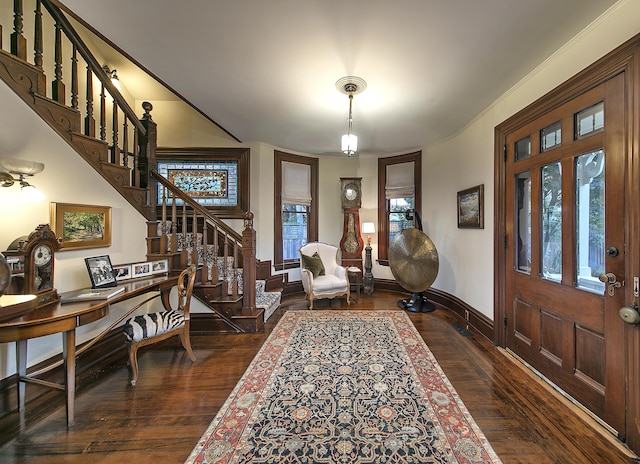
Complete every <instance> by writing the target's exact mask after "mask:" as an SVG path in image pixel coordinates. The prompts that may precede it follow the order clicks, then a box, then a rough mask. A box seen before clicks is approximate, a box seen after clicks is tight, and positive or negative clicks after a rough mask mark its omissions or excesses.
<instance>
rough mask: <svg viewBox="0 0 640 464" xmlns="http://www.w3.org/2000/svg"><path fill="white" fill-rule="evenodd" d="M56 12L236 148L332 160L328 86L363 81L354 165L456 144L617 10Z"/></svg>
mask: <svg viewBox="0 0 640 464" xmlns="http://www.w3.org/2000/svg"><path fill="white" fill-rule="evenodd" d="M62 1H63V3H64V4H65V5H66V6H67V7H68V8H69V9H70V10H72V11H73V12H75V13H76V14H77V15H78V16H79V17H80V18H82V19H83V20H84V21H86V22H87V23H88V24H90V25H91V26H92V27H94V28H95V29H96V30H98V31H99V32H100V33H101V34H102V35H104V36H105V37H106V38H108V39H109V40H110V41H111V42H113V43H114V44H115V45H117V46H118V47H119V48H121V49H122V50H124V51H125V52H126V53H127V54H128V55H130V56H131V57H132V58H133V59H134V60H136V61H137V62H138V63H140V64H141V65H142V66H143V67H144V68H146V69H147V70H149V71H150V72H151V73H153V74H154V75H155V76H157V77H158V78H159V79H160V80H161V81H163V82H165V83H166V84H167V85H168V86H169V87H170V88H172V89H173V90H175V91H176V92H177V93H178V94H180V95H182V96H183V97H184V98H186V99H187V100H188V101H189V102H191V103H192V104H193V105H194V106H196V107H197V108H199V109H200V110H201V111H202V112H203V113H204V114H205V115H207V116H208V117H209V118H211V119H212V120H214V121H215V122H217V123H218V124H219V125H220V126H222V127H223V128H224V129H225V130H226V131H228V132H229V133H231V134H232V135H234V136H235V137H237V138H238V139H239V140H241V141H245V142H256V141H259V142H265V143H269V144H272V145H275V146H278V147H280V148H282V149H287V150H292V151H299V152H303V153H310V154H333V153H338V152H339V139H340V136H341V135H342V134H343V133H344V132H345V131H346V128H347V113H348V98H347V96H346V95H344V94H343V93H340V92H339V91H338V90H337V89H336V86H335V83H336V81H337V80H338V79H340V78H341V77H344V76H348V75H355V76H358V77H360V78H362V79H364V80H365V81H366V82H367V88H366V90H365V91H364V92H363V93H361V94H359V95H356V96H355V97H354V104H353V119H354V122H353V127H354V130H353V131H354V133H356V134H357V135H358V137H359V154H361V155H362V154H388V153H401V152H405V151H408V150H412V149H416V148H418V149H419V148H421V147H423V146H428V145H430V144H433V143H435V142H437V141H440V140H442V139H445V138H447V137H449V136H451V135H453V134H455V133H456V132H457V131H459V130H460V129H462V128H463V127H465V125H467V124H468V123H469V122H471V121H472V120H473V119H474V118H475V117H476V116H477V115H478V114H479V113H480V112H482V110H483V109H485V108H486V107H487V106H488V105H490V104H491V103H492V102H493V101H495V100H496V98H498V97H499V96H500V95H501V94H503V93H504V92H505V91H507V90H508V89H509V88H511V87H512V86H513V85H514V84H515V83H516V82H518V81H519V80H520V79H521V78H523V77H524V76H526V75H527V74H528V73H529V72H531V71H532V70H533V69H535V68H536V67H537V66H538V65H539V64H540V63H542V62H543V61H544V60H545V59H546V58H548V57H549V56H550V55H551V54H553V53H554V52H555V51H556V50H558V49H559V48H560V47H561V46H562V45H564V44H565V43H567V42H568V41H569V40H570V39H571V38H572V37H574V36H575V35H576V34H578V33H579V32H580V31H581V30H582V29H584V28H585V27H586V26H587V25H589V24H590V23H591V22H593V21H594V20H595V19H596V18H597V17H598V16H600V15H601V14H602V13H604V12H605V11H606V10H607V9H608V8H610V7H611V6H612V5H613V4H615V0H394V1H391V0H346V1H343V2H338V1H335V0H227V1H222V0H185V1H176V0H109V1H108V2H106V1H104V0H62ZM118 66H119V65H118ZM123 72H124V69H118V73H119V74H120V79H121V80H122V81H123V83H125V85H127V84H126V75H125V74H123ZM129 90H130V91H131V89H129ZM133 92H135V93H134V96H135V97H136V98H140V99H145V98H147V99H151V98H152V96H149V95H144V94H143V91H142V90H141V89H136V90H135V91H133ZM138 92H142V94H139V95H137V94H136V93H138Z"/></svg>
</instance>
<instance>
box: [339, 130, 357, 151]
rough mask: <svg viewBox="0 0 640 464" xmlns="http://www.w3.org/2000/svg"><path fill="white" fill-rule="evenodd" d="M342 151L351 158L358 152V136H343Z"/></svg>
mask: <svg viewBox="0 0 640 464" xmlns="http://www.w3.org/2000/svg"><path fill="white" fill-rule="evenodd" d="M342 151H343V153H344V154H346V155H349V156H351V155H353V154H354V153H355V152H356V151H358V136H357V135H355V134H344V135H343V136H342Z"/></svg>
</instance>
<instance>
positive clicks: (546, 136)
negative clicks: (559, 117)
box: [540, 121, 562, 151]
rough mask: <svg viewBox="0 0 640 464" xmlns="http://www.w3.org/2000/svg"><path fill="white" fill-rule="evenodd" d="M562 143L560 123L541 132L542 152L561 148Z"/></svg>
mask: <svg viewBox="0 0 640 464" xmlns="http://www.w3.org/2000/svg"><path fill="white" fill-rule="evenodd" d="M561 141H562V126H561V123H560V121H558V122H556V123H554V124H551V125H550V126H547V127H545V128H544V129H542V130H541V131H540V151H549V150H551V149H552V148H555V147H558V146H560V142H561Z"/></svg>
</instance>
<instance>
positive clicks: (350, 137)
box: [336, 76, 367, 156]
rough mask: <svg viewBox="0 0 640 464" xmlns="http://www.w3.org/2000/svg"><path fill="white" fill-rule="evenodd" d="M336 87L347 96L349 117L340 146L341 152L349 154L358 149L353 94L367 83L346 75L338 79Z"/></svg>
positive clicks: (360, 90) (362, 88) (358, 91)
mask: <svg viewBox="0 0 640 464" xmlns="http://www.w3.org/2000/svg"><path fill="white" fill-rule="evenodd" d="M336 87H337V89H338V90H339V91H340V92H342V93H344V94H345V95H347V96H348V97H349V118H348V119H347V123H348V126H347V133H346V134H344V135H343V136H342V140H341V144H340V147H341V149H342V152H343V153H344V154H345V155H347V156H351V155H353V154H355V152H356V151H357V150H358V136H357V135H355V134H354V133H353V132H352V131H353V96H354V95H356V94H358V93H360V92H362V91H363V90H364V89H365V88H366V87H367V83H366V82H365V81H364V80H363V79H361V78H359V77H356V76H346V77H343V78H341V79H338V82H336Z"/></svg>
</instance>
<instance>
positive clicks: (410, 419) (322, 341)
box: [186, 310, 500, 464]
mask: <svg viewBox="0 0 640 464" xmlns="http://www.w3.org/2000/svg"><path fill="white" fill-rule="evenodd" d="M186 462H187V463H189V464H192V463H197V464H204V463H216V464H217V463H271V464H280V463H305V464H313V463H340V464H351V463H385V464H395V463H420V464H423V463H500V459H499V458H498V457H497V455H496V454H495V452H494V451H493V449H492V448H491V445H490V444H489V443H488V442H487V440H486V438H485V437H484V435H483V434H482V432H481V431H480V429H479V428H478V426H477V425H476V423H475V422H474V420H473V418H472V417H471V415H470V414H469V412H468V411H467V409H466V407H465V406H464V404H463V403H462V401H461V400H460V398H459V397H458V394H457V393H456V391H455V390H454V388H453V386H452V385H451V383H450V382H449V380H448V379H447V377H446V376H445V375H444V373H443V371H442V369H441V368H440V366H439V365H438V363H437V361H436V360H435V358H434V356H433V354H432V353H431V351H430V350H429V348H428V347H427V345H426V344H425V343H424V341H423V340H422V338H421V337H420V334H419V333H418V331H417V330H416V328H415V327H414V325H413V323H412V322H411V320H410V319H409V317H408V316H407V314H406V313H404V312H403V311H398V310H393V311H331V310H327V311H289V312H287V313H286V314H285V315H284V316H283V317H282V319H281V320H280V322H279V323H278V324H277V326H276V327H275V328H274V329H273V332H272V333H271V334H270V335H269V337H268V339H267V340H266V342H265V343H264V345H263V346H262V348H261V349H260V351H259V352H258V354H257V355H256V357H255V358H254V359H253V361H252V362H251V364H250V365H249V367H248V368H247V371H246V372H245V373H244V375H243V376H242V378H241V379H240V382H239V383H238V385H237V386H236V387H235V389H234V390H233V392H232V393H231V395H230V396H229V398H228V399H227V401H226V402H225V404H224V405H223V407H222V408H221V409H220V411H219V412H218V414H217V415H216V417H215V418H214V419H213V422H212V423H211V424H210V425H209V427H208V429H207V430H206V432H205V433H204V435H203V436H202V437H201V438H200V440H199V441H198V444H197V445H196V447H195V448H194V450H193V451H192V453H191V455H190V456H189V457H188V459H187V461H186Z"/></svg>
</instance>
